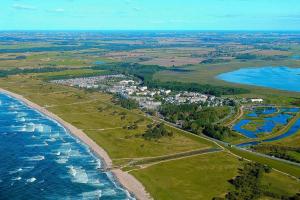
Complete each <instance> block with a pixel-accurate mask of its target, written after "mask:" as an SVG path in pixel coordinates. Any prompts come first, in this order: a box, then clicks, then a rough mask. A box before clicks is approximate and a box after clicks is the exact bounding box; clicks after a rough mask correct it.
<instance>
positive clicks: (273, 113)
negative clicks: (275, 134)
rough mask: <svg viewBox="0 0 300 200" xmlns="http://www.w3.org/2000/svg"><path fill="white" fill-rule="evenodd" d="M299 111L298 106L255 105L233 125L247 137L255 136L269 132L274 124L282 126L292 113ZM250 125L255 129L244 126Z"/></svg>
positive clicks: (286, 122)
mask: <svg viewBox="0 0 300 200" xmlns="http://www.w3.org/2000/svg"><path fill="white" fill-rule="evenodd" d="M297 112H299V108H296V107H295V108H280V109H278V108H276V107H265V108H262V107H257V108H254V109H253V111H252V112H250V113H249V114H247V115H246V118H245V119H242V120H240V121H239V122H238V123H237V124H235V125H234V126H233V130H234V131H237V132H239V133H241V134H243V135H244V136H246V137H248V138H257V137H258V135H260V134H267V133H271V132H272V131H273V130H274V129H275V127H276V126H278V125H280V126H284V125H287V124H288V121H289V120H290V119H291V118H292V117H293V115H292V114H293V113H294V114H295V113H297ZM247 126H251V127H252V129H253V126H255V127H254V128H256V129H255V130H248V129H247V128H246V127H247Z"/></svg>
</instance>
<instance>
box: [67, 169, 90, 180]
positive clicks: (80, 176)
mask: <svg viewBox="0 0 300 200" xmlns="http://www.w3.org/2000/svg"><path fill="white" fill-rule="evenodd" d="M68 168H69V174H70V175H71V176H72V177H73V179H72V181H73V182H76V183H88V181H89V178H88V175H87V173H86V171H85V170H84V169H82V168H81V167H74V166H72V165H71V166H68Z"/></svg>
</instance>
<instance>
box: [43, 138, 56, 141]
mask: <svg viewBox="0 0 300 200" xmlns="http://www.w3.org/2000/svg"><path fill="white" fill-rule="evenodd" d="M45 141H46V142H55V141H56V139H55V138H49V139H46V140H45Z"/></svg>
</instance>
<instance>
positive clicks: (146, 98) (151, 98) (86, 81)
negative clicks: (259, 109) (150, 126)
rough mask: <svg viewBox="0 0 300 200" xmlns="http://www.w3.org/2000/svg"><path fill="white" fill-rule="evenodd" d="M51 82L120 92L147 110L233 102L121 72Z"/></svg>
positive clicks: (258, 101) (255, 100) (253, 101)
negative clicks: (153, 84) (148, 83)
mask: <svg viewBox="0 0 300 200" xmlns="http://www.w3.org/2000/svg"><path fill="white" fill-rule="evenodd" d="M107 80H110V81H109V83H110V84H109V85H108V84H107V83H108V81H107ZM51 82H53V83H56V84H63V85H68V86H74V87H79V88H87V89H99V90H105V91H106V92H110V93H114V94H120V95H122V96H123V97H124V98H129V99H134V100H136V101H137V102H138V103H139V105H140V107H141V108H145V109H149V110H157V109H159V107H160V106H161V105H162V103H163V102H164V103H170V104H176V105H180V104H187V103H190V104H192V103H199V104H201V105H203V106H208V107H216V106H225V105H232V104H234V103H235V100H233V99H231V98H222V97H215V96H213V95H206V94H201V93H198V92H187V91H181V92H174V91H171V90H165V89H149V88H148V87H147V86H143V85H141V83H140V82H139V81H136V80H131V79H129V77H127V76H125V75H122V74H117V75H102V76H94V77H83V78H73V79H65V80H54V81H51ZM248 101H249V100H248ZM250 102H252V103H262V102H263V99H250Z"/></svg>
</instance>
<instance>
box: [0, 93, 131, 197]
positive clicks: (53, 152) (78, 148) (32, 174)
mask: <svg viewBox="0 0 300 200" xmlns="http://www.w3.org/2000/svg"><path fill="white" fill-rule="evenodd" d="M0 152H1V154H0V160H1V162H0V199H12V200H14V199H31V200H35V199H111V200H121V199H134V197H132V196H131V195H130V194H129V193H128V191H127V190H125V189H123V188H122V187H121V186H120V185H119V183H118V182H117V181H116V180H115V178H114V177H113V175H112V173H111V172H105V171H104V170H103V163H102V161H101V160H100V159H99V158H97V157H96V156H95V155H94V154H92V153H91V151H90V150H89V148H88V147H87V146H86V145H84V144H83V143H82V142H81V141H79V140H78V139H77V138H74V137H73V136H72V135H71V134H69V132H68V131H67V130H66V129H65V128H64V127H63V126H61V125H60V124H59V123H58V122H56V121H54V120H52V119H50V118H49V117H47V116H45V115H43V114H41V113H40V112H38V111H36V110H34V109H32V108H29V107H28V106H27V105H25V104H24V103H22V102H20V101H18V100H16V99H14V98H12V97H10V96H8V95H5V94H2V93H0Z"/></svg>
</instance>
